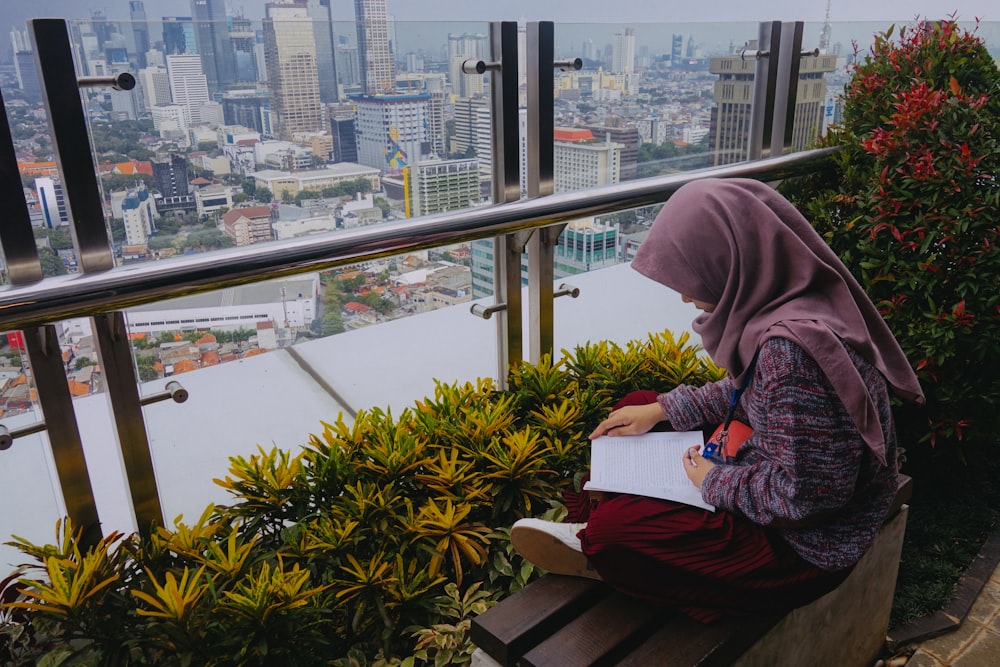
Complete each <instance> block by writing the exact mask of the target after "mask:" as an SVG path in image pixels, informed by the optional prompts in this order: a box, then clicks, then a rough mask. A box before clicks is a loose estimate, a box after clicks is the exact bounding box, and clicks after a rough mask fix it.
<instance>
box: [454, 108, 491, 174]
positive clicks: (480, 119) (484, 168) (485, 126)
mask: <svg viewBox="0 0 1000 667" xmlns="http://www.w3.org/2000/svg"><path fill="white" fill-rule="evenodd" d="M454 113H455V134H454V136H453V137H452V143H451V153H452V154H453V155H460V156H462V157H467V158H469V157H474V158H476V160H477V161H478V162H479V180H480V181H481V183H482V184H483V187H484V189H485V191H486V192H489V191H490V186H489V183H490V180H491V179H492V174H493V140H492V136H493V135H492V134H491V133H492V131H493V121H492V118H491V116H490V105H489V100H488V99H486V98H485V97H482V96H480V97H473V98H468V99H462V98H460V99H457V100H455V109H454Z"/></svg>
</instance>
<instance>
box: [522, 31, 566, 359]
mask: <svg viewBox="0 0 1000 667" xmlns="http://www.w3.org/2000/svg"><path fill="white" fill-rule="evenodd" d="M527 60H528V62H527V65H526V68H527V72H526V74H527V82H528V90H527V93H528V94H527V100H528V105H527V107H528V108H527V136H526V137H525V143H526V144H527V145H528V146H529V147H530V149H529V150H528V155H527V161H526V168H527V174H526V175H525V176H526V178H525V180H526V181H527V186H528V197H530V198H535V197H544V196H546V195H550V194H552V192H553V189H554V178H555V170H554V169H555V168H554V163H555V147H554V138H553V131H554V130H555V125H554V121H553V105H554V97H553V92H552V89H553V86H554V85H555V76H554V68H555V30H554V26H553V23H552V21H530V22H529V23H528V25H527ZM565 227H566V225H558V226H556V227H545V228H542V229H538V230H536V232H535V233H534V234H533V235H532V236H531V238H530V239H529V241H528V360H529V361H531V362H532V363H537V362H538V361H539V360H540V359H541V358H542V356H543V355H545V354H551V353H552V347H553V330H554V315H553V306H552V300H553V297H552V292H553V288H552V285H553V283H554V282H555V267H554V261H553V249H554V248H555V245H556V243H557V242H558V240H559V234H560V232H561V231H562V230H563V229H564V228H565Z"/></svg>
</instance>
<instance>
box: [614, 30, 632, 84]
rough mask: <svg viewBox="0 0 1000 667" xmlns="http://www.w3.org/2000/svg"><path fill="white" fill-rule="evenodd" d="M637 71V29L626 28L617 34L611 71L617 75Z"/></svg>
mask: <svg viewBox="0 0 1000 667" xmlns="http://www.w3.org/2000/svg"><path fill="white" fill-rule="evenodd" d="M634 69H635V28H632V27H628V28H625V30H624V32H619V33H616V34H615V41H614V45H613V46H612V51H611V71H612V72H614V73H615V74H631V73H632V72H633V70H634Z"/></svg>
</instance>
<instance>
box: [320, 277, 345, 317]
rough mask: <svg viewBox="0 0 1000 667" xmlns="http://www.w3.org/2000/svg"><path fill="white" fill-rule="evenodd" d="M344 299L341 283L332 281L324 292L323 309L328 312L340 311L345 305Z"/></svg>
mask: <svg viewBox="0 0 1000 667" xmlns="http://www.w3.org/2000/svg"><path fill="white" fill-rule="evenodd" d="M342 297H343V295H342V294H341V281H339V280H331V281H330V282H328V283H327V284H326V288H325V289H324V290H323V309H324V310H326V311H335V312H336V311H339V310H340V308H341V306H342V305H343V298H342Z"/></svg>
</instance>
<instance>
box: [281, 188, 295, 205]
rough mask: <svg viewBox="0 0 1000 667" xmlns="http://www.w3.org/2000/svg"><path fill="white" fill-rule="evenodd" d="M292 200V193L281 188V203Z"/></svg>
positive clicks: (289, 202) (288, 202)
mask: <svg viewBox="0 0 1000 667" xmlns="http://www.w3.org/2000/svg"><path fill="white" fill-rule="evenodd" d="M294 201H295V200H294V199H292V194H291V193H290V192H289V191H288V190H282V191H281V203H282V204H291V203H293V202H294Z"/></svg>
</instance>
